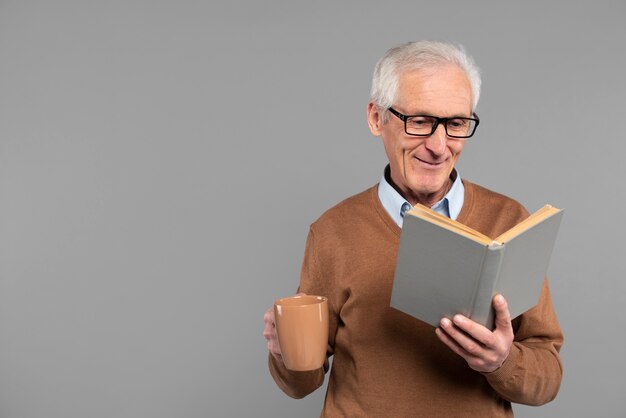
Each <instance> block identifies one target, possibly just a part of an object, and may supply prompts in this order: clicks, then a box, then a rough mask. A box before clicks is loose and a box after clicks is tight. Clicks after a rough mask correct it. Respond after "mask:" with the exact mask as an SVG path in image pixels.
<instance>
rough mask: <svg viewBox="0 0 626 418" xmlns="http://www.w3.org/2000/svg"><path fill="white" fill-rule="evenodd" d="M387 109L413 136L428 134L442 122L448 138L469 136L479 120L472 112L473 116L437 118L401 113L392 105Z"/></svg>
mask: <svg viewBox="0 0 626 418" xmlns="http://www.w3.org/2000/svg"><path fill="white" fill-rule="evenodd" d="M388 110H389V111H390V112H391V113H393V114H394V115H395V116H396V117H397V118H398V119H400V120H401V121H403V122H404V132H406V134H407V135H413V136H430V135H432V134H434V133H435V130H437V127H438V126H439V124H440V123H442V124H443V126H444V127H445V128H446V135H448V136H449V137H450V138H469V137H471V136H472V135H474V132H476V127H477V126H478V123H479V122H480V119H478V115H477V114H476V113H474V114H473V116H474V117H473V118H459V117H453V118H438V117H437V116H431V115H403V114H402V113H400V112H398V111H397V110H396V109H394V108H393V107H390V108H388Z"/></svg>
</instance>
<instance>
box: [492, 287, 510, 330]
mask: <svg viewBox="0 0 626 418" xmlns="http://www.w3.org/2000/svg"><path fill="white" fill-rule="evenodd" d="M493 309H494V310H495V311H496V320H495V324H496V330H498V331H505V332H508V331H510V332H513V328H512V326H511V312H510V311H509V304H508V303H507V301H506V299H505V298H504V296H502V295H500V294H498V295H495V296H494V297H493Z"/></svg>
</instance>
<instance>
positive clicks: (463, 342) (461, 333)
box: [441, 315, 486, 357]
mask: <svg viewBox="0 0 626 418" xmlns="http://www.w3.org/2000/svg"><path fill="white" fill-rule="evenodd" d="M457 322H459V323H460V324H462V325H463V326H465V327H466V328H469V329H471V330H472V331H474V332H476V328H477V327H479V326H480V325H478V324H476V323H475V322H474V321H470V320H469V319H467V318H465V317H463V316H462V315H455V316H454V323H452V321H450V320H449V319H448V318H443V319H442V320H441V328H442V329H443V330H444V331H445V332H446V334H447V335H448V336H449V337H450V338H451V339H452V340H454V342H455V343H456V344H457V345H458V346H459V347H460V348H461V349H463V351H465V352H466V353H467V354H468V355H470V356H474V357H480V356H481V355H482V354H483V353H484V351H485V347H484V345H483V344H482V343H481V342H480V340H478V339H476V338H475V337H473V335H472V334H470V333H468V332H467V331H465V329H463V328H461V326H459V325H457ZM485 329H486V328H485Z"/></svg>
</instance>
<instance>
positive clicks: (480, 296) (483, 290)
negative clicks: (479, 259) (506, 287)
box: [470, 244, 505, 330]
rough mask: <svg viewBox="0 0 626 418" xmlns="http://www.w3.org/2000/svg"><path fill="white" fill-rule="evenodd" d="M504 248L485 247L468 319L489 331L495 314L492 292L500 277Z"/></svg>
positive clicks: (500, 246)
mask: <svg viewBox="0 0 626 418" xmlns="http://www.w3.org/2000/svg"><path fill="white" fill-rule="evenodd" d="M504 248H505V247H504V246H503V245H499V244H491V245H489V246H487V251H486V252H485V258H484V260H483V266H482V271H481V273H480V278H479V280H478V286H477V288H476V293H475V294H474V301H473V304H472V309H471V314H470V318H471V319H472V320H474V321H476V322H478V323H480V324H482V325H484V326H485V327H487V328H489V329H490V330H493V329H494V326H495V325H494V321H495V313H494V310H493V307H492V299H493V297H494V296H495V295H494V291H495V288H496V285H497V283H498V277H499V275H500V267H501V266H502V259H503V258H504Z"/></svg>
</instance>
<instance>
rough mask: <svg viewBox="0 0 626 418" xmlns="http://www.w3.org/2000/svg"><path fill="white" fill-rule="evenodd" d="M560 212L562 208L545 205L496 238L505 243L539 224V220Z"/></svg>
mask: <svg viewBox="0 0 626 418" xmlns="http://www.w3.org/2000/svg"><path fill="white" fill-rule="evenodd" d="M558 212H560V209H557V208H555V207H553V206H551V205H545V206H544V207H542V208H541V209H539V210H538V211H537V212H535V213H533V214H532V215H530V216H529V217H528V218H526V219H524V220H523V221H522V222H520V223H518V224H517V225H515V226H514V227H513V228H511V229H509V230H508V231H506V232H505V233H503V234H501V235H499V236H498V237H497V238H496V239H495V240H496V241H497V242H499V243H501V244H505V243H506V242H508V241H510V240H512V239H513V238H515V237H516V236H518V235H519V234H521V233H522V232H524V231H527V230H529V229H530V228H532V227H533V226H535V225H537V224H538V223H539V222H541V221H543V220H544V219H546V218H549V217H550V216H552V215H554V214H555V213H558Z"/></svg>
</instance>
